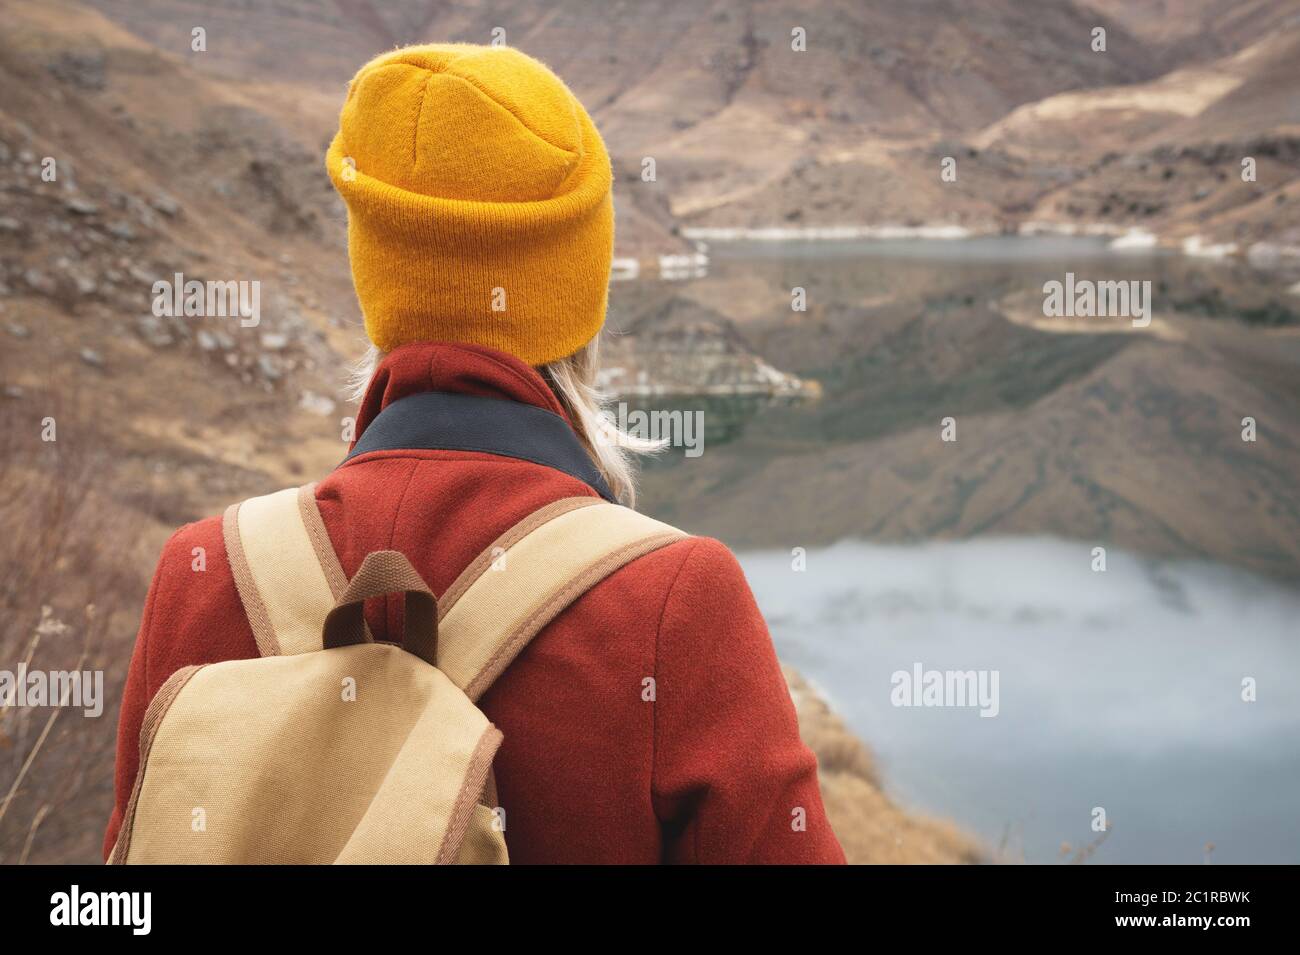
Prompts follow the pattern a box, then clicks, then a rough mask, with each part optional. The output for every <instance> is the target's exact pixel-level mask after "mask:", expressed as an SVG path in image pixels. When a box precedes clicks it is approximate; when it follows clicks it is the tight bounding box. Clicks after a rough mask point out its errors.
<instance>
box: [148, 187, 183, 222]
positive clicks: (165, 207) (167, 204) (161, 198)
mask: <svg viewBox="0 0 1300 955" xmlns="http://www.w3.org/2000/svg"><path fill="white" fill-rule="evenodd" d="M149 205H151V206H153V207H154V208H155V209H157V210H158V211H159V212H161V213H162V214H163V215H165V216H166V217H167V218H169V219H175V218H176V217H177V216H178V215H180V212H181V207H180V203H178V202H177V201H176V200H175V199H173V198H172V197H171V196H169V195H167V194H165V193H161V192H160V193H158V195H156V196H154V197H153V198H152V199H150V200H149Z"/></svg>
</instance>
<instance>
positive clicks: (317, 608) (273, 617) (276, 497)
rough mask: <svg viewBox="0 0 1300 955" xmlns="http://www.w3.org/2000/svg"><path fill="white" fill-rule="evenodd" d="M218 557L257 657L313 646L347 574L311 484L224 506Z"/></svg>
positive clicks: (318, 644)
mask: <svg viewBox="0 0 1300 955" xmlns="http://www.w3.org/2000/svg"><path fill="white" fill-rule="evenodd" d="M222 534H223V537H224V538H225V543H226V558H227V560H229V562H230V569H231V571H232V572H233V573H234V577H235V586H236V588H237V589H238V590H239V599H240V601H241V602H242V603H243V605H244V613H245V614H246V615H247V616H248V622H249V624H250V625H251V626H252V628H253V636H254V637H255V638H256V640H257V649H258V650H259V651H260V652H261V654H262V656H264V657H269V656H281V655H286V656H287V655H289V654H294V653H307V652H310V651H312V650H319V649H321V646H322V644H321V629H322V627H323V626H324V623H325V617H326V615H327V614H328V613H329V612H330V610H331V609H332V608H333V606H334V602H335V600H337V599H338V597H339V595H340V594H342V593H343V591H344V590H345V589H346V588H347V584H348V580H347V576H346V575H345V574H344V573H343V568H342V566H341V565H340V564H339V559H338V556H337V555H336V554H335V553H334V548H333V547H332V546H331V545H330V539H329V535H328V534H327V533H326V531H325V523H324V521H322V520H321V516H320V509H319V508H318V507H317V505H316V485H315V484H308V485H306V486H304V487H298V488H288V489H286V490H283V491H277V492H275V493H274V494H267V495H265V496H263V497H254V498H250V499H248V500H247V501H244V502H243V503H240V504H232V505H231V506H230V507H229V508H228V509H227V510H226V513H225V516H224V517H223V518H222Z"/></svg>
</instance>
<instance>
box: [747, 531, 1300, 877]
mask: <svg viewBox="0 0 1300 955" xmlns="http://www.w3.org/2000/svg"><path fill="white" fill-rule="evenodd" d="M742 563H743V565H744V567H745V571H746V573H747V575H748V576H749V579H750V582H751V584H752V586H753V588H754V591H755V593H756V595H757V597H758V601H759V604H760V606H761V607H762V609H763V612H764V615H765V616H766V617H767V620H768V622H769V625H770V627H771V629H772V634H773V639H774V640H775V642H776V645H777V650H778V653H779V654H780V655H781V657H782V659H784V660H786V661H787V662H789V663H790V664H792V665H793V666H795V667H796V668H797V669H799V670H800V671H802V672H803V673H804V674H805V675H806V676H808V677H809V678H810V679H812V680H813V681H814V682H815V683H817V684H819V685H820V687H821V688H822V689H823V691H824V692H826V693H827V695H828V696H829V697H830V700H831V702H832V704H833V705H834V706H835V707H836V708H837V709H838V710H839V711H840V712H841V713H842V714H843V715H844V717H845V718H846V719H847V720H848V721H849V723H850V724H851V725H852V726H853V728H854V729H855V730H857V731H858V732H859V734H860V735H861V736H862V737H863V738H864V739H866V740H868V741H870V743H871V745H872V747H873V748H874V749H875V750H876V752H877V754H878V755H879V757H880V760H881V762H882V764H883V768H884V774H883V775H884V778H885V779H886V780H887V782H888V784H889V786H890V788H891V790H892V791H893V792H894V793H895V794H896V795H898V796H899V797H900V798H901V800H902V801H903V803H904V804H905V805H910V806H917V807H922V808H925V809H928V810H931V811H933V812H936V813H939V814H942V815H946V816H949V817H951V818H953V819H955V820H957V821H959V822H960V823H962V824H963V825H966V826H968V827H971V828H973V829H975V830H976V831H977V832H978V833H979V834H980V835H981V836H983V837H984V839H985V840H986V842H987V843H988V844H989V845H990V846H997V845H998V844H999V843H1000V842H1002V841H1003V840H1004V839H1006V840H1007V843H1008V849H1009V853H1010V854H1011V855H1012V856H1013V857H1014V856H1015V855H1016V854H1017V853H1018V851H1019V850H1020V848H1021V847H1022V846H1023V852H1024V856H1025V858H1026V859H1027V860H1028V861H1030V862H1050V861H1053V860H1055V859H1057V858H1059V848H1060V846H1061V844H1062V843H1063V842H1068V843H1070V844H1071V845H1072V846H1074V847H1075V848H1076V849H1077V848H1078V847H1080V846H1082V845H1085V844H1087V843H1089V842H1090V841H1092V840H1093V839H1094V838H1095V835H1096V834H1095V833H1093V832H1092V830H1091V829H1090V824H1091V818H1092V817H1091V813H1092V811H1093V809H1094V807H1097V806H1100V807H1103V808H1104V809H1105V810H1106V814H1107V817H1108V819H1109V821H1110V822H1111V823H1112V825H1113V829H1112V832H1111V834H1110V835H1109V837H1108V838H1107V840H1106V842H1105V843H1104V844H1103V845H1102V846H1101V847H1100V848H1099V849H1098V851H1097V854H1096V855H1095V856H1094V857H1093V859H1094V861H1096V862H1187V863H1195V862H1200V861H1202V856H1203V851H1204V846H1205V845H1206V843H1208V842H1212V843H1214V845H1215V849H1214V852H1213V855H1212V858H1213V860H1214V861H1216V862H1224V863H1228V862H1288V863H1296V862H1300V824H1297V821H1296V808H1297V806H1300V695H1297V694H1296V692H1295V688H1296V686H1297V685H1300V643H1297V639H1298V636H1300V635H1298V634H1297V621H1300V591H1296V590H1294V589H1291V588H1289V587H1287V586H1284V585H1281V584H1277V583H1273V582H1271V581H1267V580H1264V579H1262V578H1259V577H1255V576H1252V575H1249V574H1246V573H1245V572H1242V571H1236V570H1231V569H1228V568H1224V567H1221V566H1217V565H1213V564H1208V563H1185V562H1184V563H1177V562H1175V563H1157V562H1152V561H1147V560H1142V559H1139V558H1136V557H1133V556H1130V555H1126V554H1123V553H1122V552H1117V551H1115V550H1113V549H1112V550H1111V552H1110V554H1109V560H1108V566H1107V570H1106V572H1105V573H1094V572H1093V571H1092V570H1091V569H1090V555H1089V547H1088V545H1086V544H1082V543H1073V542H1064V541H1059V540H1053V539H1047V538H1039V539H1013V540H995V539H990V540H982V541H968V542H950V543H933V544H926V545H921V546H916V547H888V546H873V545H869V544H862V543H855V542H844V543H840V544H837V545H835V546H832V547H829V548H826V549H824V550H818V551H813V552H811V553H809V555H808V559H807V571H805V572H803V573H796V572H794V571H792V570H791V559H790V555H789V554H788V553H786V552H756V553H750V554H747V555H742ZM916 663H920V664H922V665H923V666H924V668H925V669H937V670H948V669H952V670H997V671H999V674H1000V676H999V694H1000V710H999V713H998V715H997V716H996V717H994V718H991V719H987V718H981V717H980V716H979V713H978V711H977V710H975V709H955V708H950V709H944V708H929V709H927V708H902V707H894V706H893V705H891V703H890V689H891V685H890V677H891V674H893V673H894V672H895V671H897V670H905V671H911V670H912V669H913V666H914V665H915V664H916ZM1247 677H1250V678H1254V679H1255V681H1257V688H1258V698H1257V700H1256V701H1255V702H1253V703H1247V702H1243V700H1242V681H1243V679H1245V678H1247Z"/></svg>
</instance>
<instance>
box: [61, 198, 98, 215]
mask: <svg viewBox="0 0 1300 955" xmlns="http://www.w3.org/2000/svg"><path fill="white" fill-rule="evenodd" d="M63 206H64V208H65V209H67V210H68V211H69V212H75V213H76V214H77V215H79V216H93V215H95V213H97V212H99V206H97V205H95V204H94V203H93V202H91V201H89V200H87V199H69V200H68V201H67V202H65V203H64V204H63Z"/></svg>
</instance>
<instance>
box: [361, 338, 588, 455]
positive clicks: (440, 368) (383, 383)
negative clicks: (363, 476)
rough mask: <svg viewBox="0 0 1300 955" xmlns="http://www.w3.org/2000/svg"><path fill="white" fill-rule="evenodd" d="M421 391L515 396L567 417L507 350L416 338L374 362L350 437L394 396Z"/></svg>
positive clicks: (540, 379)
mask: <svg viewBox="0 0 1300 955" xmlns="http://www.w3.org/2000/svg"><path fill="white" fill-rule="evenodd" d="M424 391H448V392H453V393H456V394H464V395H478V396H480V397H484V398H501V399H504V400H506V401H519V402H523V403H524V404H529V405H535V406H536V407H538V408H545V409H546V410H547V411H551V412H554V413H555V414H557V415H559V416H560V417H561V418H563V419H564V420H565V421H566V422H568V421H569V417H568V415H566V414H565V413H564V408H563V407H562V406H561V405H560V402H559V399H557V398H556V397H555V393H554V392H552V391H551V388H550V386H549V385H547V383H546V380H545V379H544V378H543V377H542V375H541V373H540V372H538V371H537V369H536V368H533V367H532V366H531V365H528V364H525V363H524V362H522V361H520V360H519V359H518V358H515V357H514V356H513V355H508V354H506V353H505V352H501V351H497V350H496V349H494V348H486V347H484V346H482V345H463V344H459V343H456V342H416V343H414V344H411V345H403V346H402V347H400V348H397V349H395V350H394V351H392V352H390V353H389V354H388V355H386V356H385V357H384V360H383V361H382V362H380V364H379V368H378V369H377V370H376V372H375V374H374V377H373V378H371V379H370V385H369V386H368V387H367V388H366V396H365V397H364V398H363V399H361V408H360V410H359V411H358V412H357V428H356V437H358V438H359V437H361V435H362V434H363V433H364V432H365V430H366V427H367V426H368V425H369V424H370V422H372V421H374V420H375V417H376V416H377V415H378V414H379V412H381V411H383V410H384V409H385V408H387V407H388V406H389V405H390V404H392V403H393V402H394V401H397V400H398V399H399V398H405V397H407V396H408V395H414V394H419V393H420V392H424ZM569 423H570V425H571V424H572V422H569ZM355 443H356V442H355V440H354V441H353V444H355Z"/></svg>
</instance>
